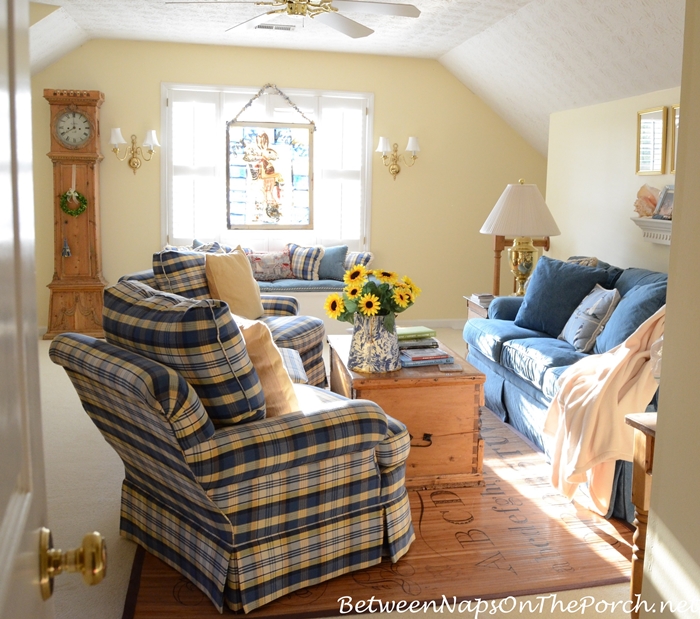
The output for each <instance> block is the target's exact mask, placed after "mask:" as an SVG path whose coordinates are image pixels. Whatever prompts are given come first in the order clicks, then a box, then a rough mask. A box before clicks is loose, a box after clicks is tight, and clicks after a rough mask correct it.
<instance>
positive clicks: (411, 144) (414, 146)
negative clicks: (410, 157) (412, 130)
mask: <svg viewBox="0 0 700 619" xmlns="http://www.w3.org/2000/svg"><path fill="white" fill-rule="evenodd" d="M406 150H407V151H410V152H412V153H417V152H418V151H420V146H419V144H418V138H417V137H415V136H413V135H412V136H411V137H410V138H408V145H407V146H406Z"/></svg>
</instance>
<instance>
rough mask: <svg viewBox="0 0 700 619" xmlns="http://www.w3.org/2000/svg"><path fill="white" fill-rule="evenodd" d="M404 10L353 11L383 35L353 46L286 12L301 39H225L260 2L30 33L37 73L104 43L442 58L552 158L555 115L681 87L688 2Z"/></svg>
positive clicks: (543, 2) (476, 1)
mask: <svg viewBox="0 0 700 619" xmlns="http://www.w3.org/2000/svg"><path fill="white" fill-rule="evenodd" d="M387 1H391V0H387ZM404 1H405V2H407V3H411V4H414V5H416V6H417V7H418V8H419V9H420V10H421V15H420V17H419V18H417V19H412V18H407V17H394V16H379V15H369V14H367V15H365V14H361V13H353V14H351V15H350V14H348V15H347V16H348V17H351V18H352V19H355V20H356V21H358V22H360V23H362V24H364V25H365V26H368V27H370V28H372V29H374V30H375V32H374V34H372V35H370V36H369V37H366V38H363V39H351V38H349V37H346V36H344V35H342V34H340V33H338V32H336V31H335V30H332V29H330V28H328V27H326V26H324V25H323V24H320V23H317V22H314V20H312V19H309V18H302V17H290V16H287V15H284V16H280V17H277V18H275V20H274V21H273V22H271V23H275V22H277V23H293V24H295V25H296V29H295V30H294V31H292V32H283V31H263V30H245V29H236V30H233V31H231V32H225V30H226V29H227V28H230V27H231V26H233V25H235V24H238V23H240V22H242V21H245V20H247V19H250V18H251V17H254V16H256V15H258V14H260V13H261V12H264V10H265V7H260V6H255V5H254V4H240V5H239V4H224V3H221V4H220V5H211V4H207V5H199V6H197V5H187V4H185V5H179V6H178V5H167V4H165V0H48V1H46V2H44V4H49V5H54V6H59V7H61V9H59V10H57V11H54V12H52V13H51V14H49V15H48V16H46V17H44V18H43V19H40V20H39V21H38V22H37V23H35V24H34V25H33V26H32V27H31V30H30V54H31V61H32V70H33V71H34V72H36V71H40V70H42V69H43V68H45V67H47V66H48V65H49V64H51V63H52V62H54V61H55V60H57V59H58V58H60V57H61V56H62V55H63V54H65V53H67V52H68V51H70V50H71V49H75V48H76V47H78V46H79V45H82V44H83V43H85V42H86V41H87V40H89V39H95V38H110V39H138V40H148V41H173V42H183V43H201V44H213V45H237V46H249V47H270V48H284V49H303V50H317V51H335V52H349V53H367V54H383V55H393V56H412V57H421V58H436V59H439V61H440V62H441V63H442V64H443V65H444V66H445V67H446V68H447V69H448V70H450V71H451V72H452V73H453V74H454V75H455V76H456V77H457V78H458V79H460V80H461V81H462V82H463V83H464V84H465V85H466V86H467V87H468V88H469V89H471V90H472V91H473V92H475V93H476V94H477V95H479V96H480V97H481V98H482V99H484V100H485V101H486V102H487V103H488V104H489V105H491V107H492V108H493V109H494V110H495V111H496V112H498V113H499V114H500V115H501V116H502V117H503V118H504V119H505V120H506V121H507V122H508V123H509V124H510V125H511V126H512V127H513V128H514V129H516V130H517V131H518V132H519V133H520V134H521V135H523V137H524V138H525V139H527V140H528V141H529V142H530V143H531V144H532V145H533V146H534V147H535V148H537V149H538V150H539V151H540V152H542V153H546V150H547V134H548V125H549V114H550V113H551V112H554V111H558V110H562V109H569V108H573V107H580V106H583V105H591V104H593V103H600V102H603V101H610V100H613V99H619V98H623V97H627V96H633V95H636V94H641V93H644V92H651V91H653V90H661V89H665V88H670V87H673V86H678V85H680V70H681V56H682V38H683V37H682V33H683V14H684V6H685V0H404Z"/></svg>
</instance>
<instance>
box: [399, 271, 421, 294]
mask: <svg viewBox="0 0 700 619" xmlns="http://www.w3.org/2000/svg"><path fill="white" fill-rule="evenodd" d="M403 281H404V284H406V285H407V286H408V287H409V288H410V289H411V292H412V293H413V298H414V299H415V298H417V297H418V295H419V294H420V293H421V292H423V291H422V290H421V289H420V288H418V286H416V285H415V284H414V283H413V281H412V280H411V278H410V277H408V276H404V278H403Z"/></svg>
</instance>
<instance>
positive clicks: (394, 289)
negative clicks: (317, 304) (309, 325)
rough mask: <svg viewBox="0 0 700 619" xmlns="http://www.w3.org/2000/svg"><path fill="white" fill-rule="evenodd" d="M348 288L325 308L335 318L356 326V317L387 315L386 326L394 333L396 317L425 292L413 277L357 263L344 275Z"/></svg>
mask: <svg viewBox="0 0 700 619" xmlns="http://www.w3.org/2000/svg"><path fill="white" fill-rule="evenodd" d="M343 282H345V289H344V290H343V292H342V293H338V292H334V293H332V294H330V295H328V297H327V298H326V302H325V304H324V309H325V310H326V313H327V314H328V316H330V317H331V318H335V319H336V320H341V321H344V322H349V323H354V322H355V314H357V313H360V314H362V315H364V316H383V317H384V326H385V327H386V329H387V330H389V331H394V326H395V319H396V314H398V313H400V312H403V311H404V310H407V309H408V308H409V307H411V305H413V304H414V303H415V300H416V298H417V297H418V295H419V294H420V293H421V289H420V288H418V286H416V285H415V284H414V283H413V282H412V281H411V279H410V278H409V277H399V276H398V275H397V274H396V273H393V272H392V271H382V270H379V269H374V270H371V269H367V268H365V267H364V266H363V265H361V264H356V265H355V266H354V267H352V268H351V269H348V270H347V271H346V272H345V275H344V276H343Z"/></svg>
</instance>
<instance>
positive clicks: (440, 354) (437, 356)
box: [399, 346, 455, 368]
mask: <svg viewBox="0 0 700 619" xmlns="http://www.w3.org/2000/svg"><path fill="white" fill-rule="evenodd" d="M399 359H400V360H401V366H402V367H405V368H412V367H416V366H419V365H440V364H442V363H454V361H455V360H454V357H452V355H449V354H448V353H446V352H445V351H444V350H442V349H441V348H438V347H437V346H433V347H430V348H401V353H400V355H399Z"/></svg>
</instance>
